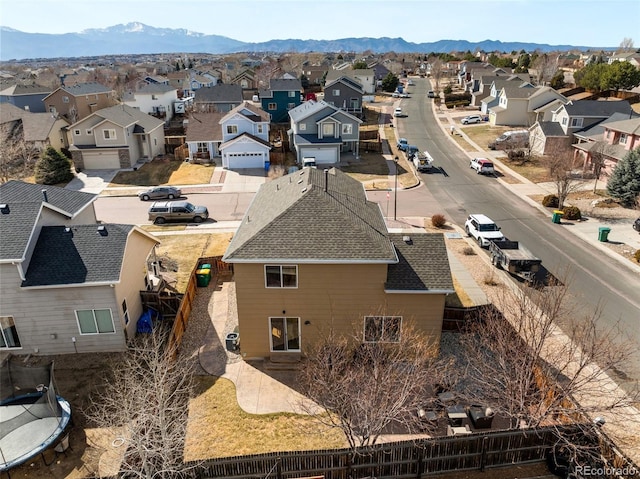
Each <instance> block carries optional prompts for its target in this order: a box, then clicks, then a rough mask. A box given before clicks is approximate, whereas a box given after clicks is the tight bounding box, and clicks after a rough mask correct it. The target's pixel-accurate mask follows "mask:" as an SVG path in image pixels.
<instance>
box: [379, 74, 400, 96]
mask: <svg viewBox="0 0 640 479" xmlns="http://www.w3.org/2000/svg"><path fill="white" fill-rule="evenodd" d="M398 83H400V80H398V77H397V76H395V75H394V74H393V73H391V72H389V73H387V76H386V77H384V78H383V79H382V91H386V92H392V91H394V90H395V89H396V87H397V86H398Z"/></svg>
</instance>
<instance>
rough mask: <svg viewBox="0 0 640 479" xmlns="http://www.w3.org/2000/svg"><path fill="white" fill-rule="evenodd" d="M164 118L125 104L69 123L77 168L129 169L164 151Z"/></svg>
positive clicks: (71, 148) (72, 151)
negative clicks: (140, 161)
mask: <svg viewBox="0 0 640 479" xmlns="http://www.w3.org/2000/svg"><path fill="white" fill-rule="evenodd" d="M163 127H164V121H162V120H160V119H158V118H154V117H152V116H149V115H147V114H146V113H143V112H141V111H140V110H137V109H135V108H132V107H130V106H128V105H124V104H123V105H117V106H112V107H109V108H104V109H102V110H99V111H97V112H95V113H93V114H91V115H89V116H88V117H86V118H85V119H83V120H80V121H78V122H76V123H74V124H72V125H70V126H69V128H68V130H69V143H71V146H70V147H69V150H70V151H71V156H72V158H73V162H74V164H75V167H76V168H77V169H81V170H94V169H119V168H131V167H132V166H133V165H135V164H136V163H137V162H138V161H139V160H142V159H149V158H151V159H153V158H155V157H156V156H157V155H161V154H164V151H165V149H164V143H165V140H164V128H163Z"/></svg>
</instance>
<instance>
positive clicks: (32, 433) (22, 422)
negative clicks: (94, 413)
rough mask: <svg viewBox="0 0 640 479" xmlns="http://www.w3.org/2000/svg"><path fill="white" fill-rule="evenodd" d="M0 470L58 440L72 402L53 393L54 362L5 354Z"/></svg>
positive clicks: (0, 377) (0, 384) (0, 371)
mask: <svg viewBox="0 0 640 479" xmlns="http://www.w3.org/2000/svg"><path fill="white" fill-rule="evenodd" d="M0 394H1V397H0V472H3V471H8V470H9V469H12V468H13V467H16V466H18V465H20V464H22V463H24V462H26V461H28V460H29V459H31V458H32V457H34V456H36V455H38V454H40V453H41V452H43V451H44V450H46V449H47V448H49V447H51V446H52V445H54V444H56V443H57V440H58V438H59V437H60V436H61V435H62V433H63V432H64V431H65V430H66V428H67V426H68V425H69V421H70V420H71V406H70V405H69V403H68V402H67V401H66V400H64V399H63V398H61V397H60V396H57V395H56V391H55V387H54V384H53V363H50V364H49V365H47V366H42V367H27V366H23V365H21V364H18V363H16V362H15V361H12V360H11V357H9V358H7V359H6V360H5V361H4V362H3V364H2V366H1V367H0Z"/></svg>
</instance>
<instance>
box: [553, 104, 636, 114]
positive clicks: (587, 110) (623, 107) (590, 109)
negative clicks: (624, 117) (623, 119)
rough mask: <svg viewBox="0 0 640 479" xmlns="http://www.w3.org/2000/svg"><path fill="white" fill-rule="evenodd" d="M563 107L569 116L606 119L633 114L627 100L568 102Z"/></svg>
mask: <svg viewBox="0 0 640 479" xmlns="http://www.w3.org/2000/svg"><path fill="white" fill-rule="evenodd" d="M563 106H564V109H565V110H566V111H567V113H568V114H569V115H570V116H582V117H595V118H608V117H610V116H611V115H613V114H614V113H627V114H631V113H633V110H632V109H631V105H630V104H629V102H628V101H627V100H618V101H599V100H579V101H570V102H569V103H567V104H566V105H563Z"/></svg>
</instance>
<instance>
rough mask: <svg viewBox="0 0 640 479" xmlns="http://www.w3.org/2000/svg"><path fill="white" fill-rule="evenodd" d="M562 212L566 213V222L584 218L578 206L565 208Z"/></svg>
mask: <svg viewBox="0 0 640 479" xmlns="http://www.w3.org/2000/svg"><path fill="white" fill-rule="evenodd" d="M562 212H563V213H564V216H563V218H564V219H566V220H579V219H580V218H582V214H581V213H580V208H578V207H577V206H565V207H564V208H562Z"/></svg>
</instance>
